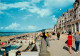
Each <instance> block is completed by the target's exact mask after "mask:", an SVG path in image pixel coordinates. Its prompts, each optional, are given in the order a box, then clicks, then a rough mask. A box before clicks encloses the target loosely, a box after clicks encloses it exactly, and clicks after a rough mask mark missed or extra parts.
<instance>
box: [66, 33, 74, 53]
mask: <svg viewBox="0 0 80 56" xmlns="http://www.w3.org/2000/svg"><path fill="white" fill-rule="evenodd" d="M72 40H73V37H72V35H71V32H69V34H68V40H67V46H68V48H69V53H70V54H71V53H72Z"/></svg>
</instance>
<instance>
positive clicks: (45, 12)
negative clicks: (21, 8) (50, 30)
mask: <svg viewBox="0 0 80 56" xmlns="http://www.w3.org/2000/svg"><path fill="white" fill-rule="evenodd" d="M28 10H29V11H30V12H32V13H36V14H39V15H40V16H41V17H43V16H49V15H50V11H49V9H40V8H38V7H33V8H30V9H28Z"/></svg>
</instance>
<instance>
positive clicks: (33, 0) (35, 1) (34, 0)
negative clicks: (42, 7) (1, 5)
mask: <svg viewBox="0 0 80 56" xmlns="http://www.w3.org/2000/svg"><path fill="white" fill-rule="evenodd" d="M40 1H41V0H32V3H39V2H40Z"/></svg>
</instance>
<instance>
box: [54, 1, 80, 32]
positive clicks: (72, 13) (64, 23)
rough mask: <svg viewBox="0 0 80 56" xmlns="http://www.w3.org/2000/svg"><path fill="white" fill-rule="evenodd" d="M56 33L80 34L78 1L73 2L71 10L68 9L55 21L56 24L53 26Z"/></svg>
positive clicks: (79, 4)
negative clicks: (69, 32)
mask: <svg viewBox="0 0 80 56" xmlns="http://www.w3.org/2000/svg"><path fill="white" fill-rule="evenodd" d="M54 31H55V33H56V32H61V33H62V32H64V33H65V32H68V31H71V32H72V33H75V32H79V33H80V0H75V3H74V4H73V8H72V9H68V10H67V12H64V13H63V14H62V16H60V17H59V18H58V19H57V24H56V25H55V26H54Z"/></svg>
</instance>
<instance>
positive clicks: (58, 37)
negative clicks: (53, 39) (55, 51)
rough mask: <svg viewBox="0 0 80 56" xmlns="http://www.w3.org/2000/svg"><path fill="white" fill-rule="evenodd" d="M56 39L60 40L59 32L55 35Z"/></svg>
mask: <svg viewBox="0 0 80 56" xmlns="http://www.w3.org/2000/svg"><path fill="white" fill-rule="evenodd" d="M57 39H58V40H59V39H60V33H59V32H58V33H57Z"/></svg>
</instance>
